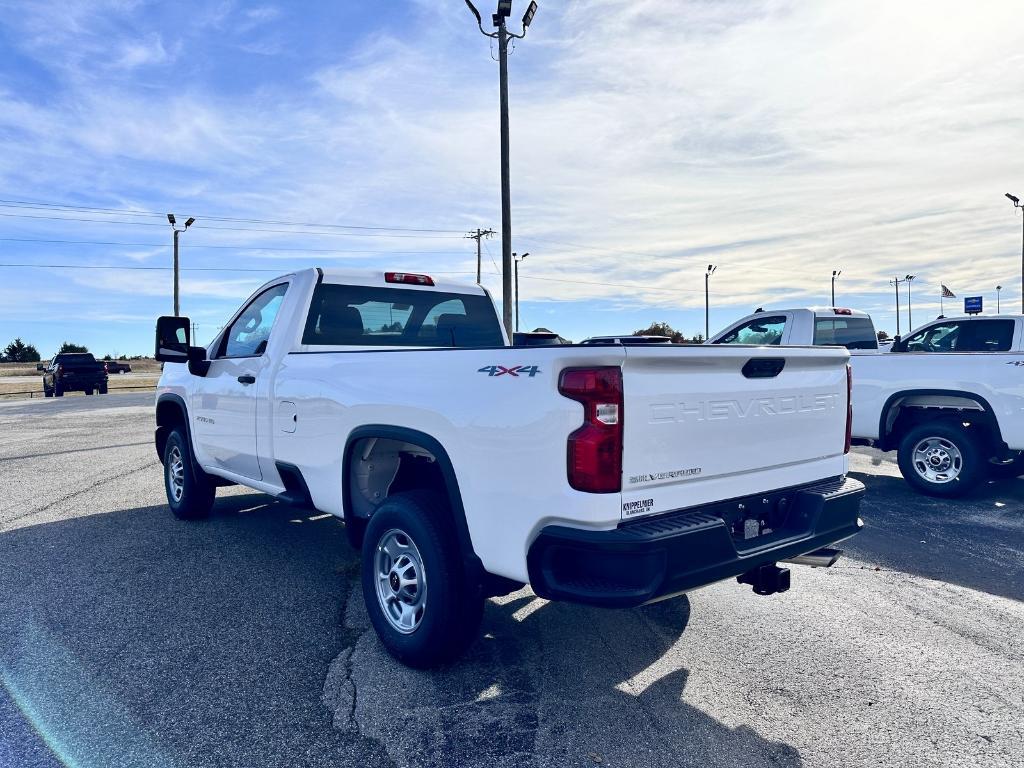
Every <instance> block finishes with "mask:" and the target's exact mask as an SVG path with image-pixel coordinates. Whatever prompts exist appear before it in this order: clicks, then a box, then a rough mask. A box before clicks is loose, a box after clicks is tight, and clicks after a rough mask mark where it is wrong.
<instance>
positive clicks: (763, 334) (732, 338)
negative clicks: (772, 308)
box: [715, 315, 786, 346]
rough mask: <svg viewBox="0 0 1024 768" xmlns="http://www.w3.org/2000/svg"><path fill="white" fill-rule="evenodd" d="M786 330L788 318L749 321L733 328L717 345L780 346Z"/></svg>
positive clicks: (762, 318) (776, 317)
mask: <svg viewBox="0 0 1024 768" xmlns="http://www.w3.org/2000/svg"><path fill="white" fill-rule="evenodd" d="M785 329H786V316H785V315H777V316H773V317H759V318H757V319H755V320H748V321H747V322H745V323H744V324H743V325H740V326H738V327H736V328H733V329H732V330H731V331H729V332H728V333H726V334H725V335H724V336H723V337H722V338H720V339H718V341H716V342H715V344H755V345H757V346H778V345H779V344H781V343H782V332H783V331H784V330H785Z"/></svg>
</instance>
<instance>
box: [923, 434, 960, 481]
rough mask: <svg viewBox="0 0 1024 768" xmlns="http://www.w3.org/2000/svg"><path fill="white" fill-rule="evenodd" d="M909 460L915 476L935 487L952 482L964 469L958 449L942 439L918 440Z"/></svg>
mask: <svg viewBox="0 0 1024 768" xmlns="http://www.w3.org/2000/svg"><path fill="white" fill-rule="evenodd" d="M911 460H912V461H913V464H914V470H915V471H916V472H917V474H918V475H920V476H921V478H923V479H924V480H927V481H928V482H929V483H934V484H936V485H945V484H946V483H951V482H953V481H954V480H956V479H957V478H958V477H959V476H960V473H961V472H962V471H963V468H964V457H963V455H962V454H961V453H960V449H959V448H957V446H956V444H955V443H953V442H952V441H950V440H947V439H946V438H944V437H926V438H923V439H921V440H918V442H917V445H915V446H914V450H913V452H912V453H911Z"/></svg>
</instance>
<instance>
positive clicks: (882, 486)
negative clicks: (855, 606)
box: [840, 472, 1024, 600]
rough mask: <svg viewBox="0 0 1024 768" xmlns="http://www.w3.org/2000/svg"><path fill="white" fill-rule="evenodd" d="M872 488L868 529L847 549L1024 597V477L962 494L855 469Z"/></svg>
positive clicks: (865, 507)
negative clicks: (926, 489)
mask: <svg viewBox="0 0 1024 768" xmlns="http://www.w3.org/2000/svg"><path fill="white" fill-rule="evenodd" d="M851 474H852V475H853V476H854V477H856V478H857V479H858V480H860V481H861V482H863V483H864V485H865V486H866V487H867V493H866V494H865V496H864V501H863V503H862V505H861V517H862V518H863V520H864V523H865V528H864V530H863V531H861V533H859V534H858V535H857V536H856V537H854V538H853V539H851V540H850V541H849V542H847V543H846V544H843V545H840V546H841V547H842V548H843V549H844V550H845V551H846V553H847V554H849V555H850V556H852V557H855V558H857V559H859V560H864V561H867V562H870V563H875V564H878V565H880V566H882V567H885V568H892V569H894V570H899V571H904V572H906V573H912V574H916V575H918V576H924V577H927V578H930V579H938V580H941V581H946V582H950V583H952V584H959V585H961V586H964V587H969V588H971V589H977V590H981V591H984V592H988V593H990V594H993V595H1000V596H1002V597H1010V598H1014V599H1015V600H1024V478H1016V479H1013V480H999V481H991V482H988V483H985V484H983V485H981V486H979V487H978V488H977V489H976V490H974V491H973V492H972V493H970V494H968V495H967V496H965V497H963V498H959V499H939V498H933V497H929V496H923V495H921V494H919V493H916V492H915V491H913V490H912V489H911V488H910V486H909V485H907V483H906V482H905V481H904V480H903V479H902V478H900V477H892V476H887V475H873V474H864V473H857V472H851Z"/></svg>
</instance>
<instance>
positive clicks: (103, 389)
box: [99, 384, 107, 395]
mask: <svg viewBox="0 0 1024 768" xmlns="http://www.w3.org/2000/svg"><path fill="white" fill-rule="evenodd" d="M99 393H100V394H101V395H105V394H107V385H106V384H100V388H99Z"/></svg>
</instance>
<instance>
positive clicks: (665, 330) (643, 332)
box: [633, 323, 686, 344]
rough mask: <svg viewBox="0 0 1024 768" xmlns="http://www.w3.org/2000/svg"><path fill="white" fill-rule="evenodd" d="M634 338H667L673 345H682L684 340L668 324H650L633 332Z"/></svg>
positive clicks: (681, 335) (680, 334)
mask: <svg viewBox="0 0 1024 768" xmlns="http://www.w3.org/2000/svg"><path fill="white" fill-rule="evenodd" d="M633 335H634V336H668V337H669V338H670V339H672V343H673V344H682V343H683V342H684V341H686V338H685V337H684V336H683V334H682V333H680V332H679V331H677V330H676V329H675V328H673V327H672V326H671V325H669V324H668V323H651V324H650V325H649V326H648V327H647V328H641V329H640V330H639V331H633Z"/></svg>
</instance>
